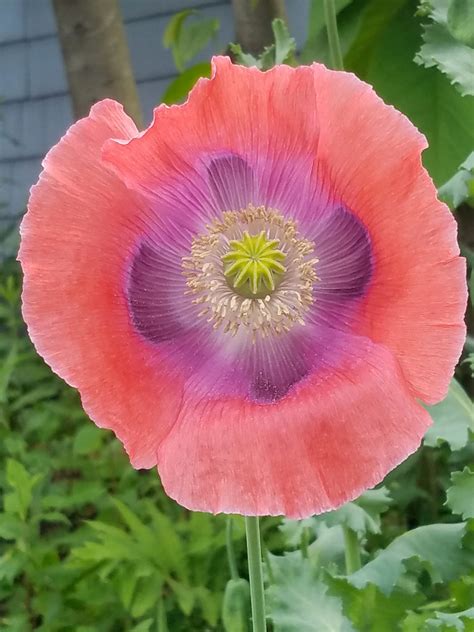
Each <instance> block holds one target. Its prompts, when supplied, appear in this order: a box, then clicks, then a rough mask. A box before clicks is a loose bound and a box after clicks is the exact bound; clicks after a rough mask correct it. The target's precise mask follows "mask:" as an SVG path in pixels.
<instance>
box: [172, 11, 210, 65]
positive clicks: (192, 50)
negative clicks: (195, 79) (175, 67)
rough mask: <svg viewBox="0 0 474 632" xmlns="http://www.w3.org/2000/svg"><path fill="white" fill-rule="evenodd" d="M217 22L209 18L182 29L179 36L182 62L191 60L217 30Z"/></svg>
mask: <svg viewBox="0 0 474 632" xmlns="http://www.w3.org/2000/svg"><path fill="white" fill-rule="evenodd" d="M219 26H220V24H219V20H218V19H216V18H209V19H206V20H199V21H197V22H193V23H191V24H189V25H186V26H185V27H183V29H182V32H181V35H180V55H181V58H182V59H183V60H184V62H185V63H186V62H188V61H189V60H190V59H193V57H195V56H196V55H197V54H198V53H199V52H200V51H201V50H202V49H203V48H204V47H205V46H206V45H207V44H208V42H209V41H210V39H211V38H212V37H213V36H214V35H215V34H216V33H217V31H218V30H219Z"/></svg>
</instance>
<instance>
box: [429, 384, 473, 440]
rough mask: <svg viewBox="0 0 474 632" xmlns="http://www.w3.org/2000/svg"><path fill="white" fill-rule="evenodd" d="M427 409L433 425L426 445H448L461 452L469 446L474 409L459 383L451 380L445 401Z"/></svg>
mask: <svg viewBox="0 0 474 632" xmlns="http://www.w3.org/2000/svg"><path fill="white" fill-rule="evenodd" d="M426 408H427V410H428V412H429V413H430V415H431V417H432V419H433V425H432V426H431V427H430V428H428V431H427V432H426V434H425V437H424V440H423V441H424V444H425V445H428V446H431V447H436V446H438V445H440V444H441V443H448V444H449V447H450V448H451V450H460V449H461V448H463V447H464V446H465V445H466V444H467V442H468V439H469V431H471V432H472V431H474V407H473V404H472V402H471V400H470V399H469V397H468V395H467V394H466V392H465V391H464V389H463V388H462V386H461V385H460V384H459V382H457V381H456V380H455V379H453V380H451V384H450V386H449V391H448V395H447V396H446V397H445V399H443V401H442V402H440V403H439V404H435V405H434V406H427V407H426Z"/></svg>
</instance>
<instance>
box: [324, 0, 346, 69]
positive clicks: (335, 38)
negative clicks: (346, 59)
mask: <svg viewBox="0 0 474 632" xmlns="http://www.w3.org/2000/svg"><path fill="white" fill-rule="evenodd" d="M324 13H325V16H326V30H327V34H328V42H329V52H330V53H331V64H332V67H333V68H334V70H344V64H343V61H342V52H341V43H340V41H339V33H338V31H337V19H336V6H335V3H334V0H324Z"/></svg>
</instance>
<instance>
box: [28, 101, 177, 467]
mask: <svg viewBox="0 0 474 632" xmlns="http://www.w3.org/2000/svg"><path fill="white" fill-rule="evenodd" d="M135 134H137V130H136V128H135V126H134V124H133V122H132V121H131V119H129V118H128V116H126V115H125V114H124V112H123V109H122V106H120V105H119V104H117V103H115V102H113V101H109V100H107V101H102V102H101V103H100V104H98V105H96V106H94V108H93V109H92V111H91V114H90V116H89V117H88V118H86V119H83V120H81V121H79V122H78V123H76V124H75V125H74V126H73V127H72V128H71V129H70V130H69V132H68V133H67V134H66V136H65V137H64V138H63V139H62V140H61V141H60V143H59V144H58V145H57V146H56V147H54V148H53V149H52V150H51V151H50V153H49V154H48V155H47V157H46V159H45V161H44V170H43V172H42V174H41V178H40V181H39V183H38V184H37V185H36V186H35V187H33V190H32V193H31V198H30V202H29V207H28V213H27V214H26V216H25V218H24V220H23V222H22V226H21V236H22V240H21V250H20V254H19V259H20V261H21V265H22V268H23V272H24V289H23V315H24V318H25V321H26V323H27V325H28V331H29V334H30V336H31V338H32V340H33V342H34V344H35V346H36V348H37V350H38V352H39V353H40V354H41V355H42V356H43V357H44V358H45V360H46V361H47V362H48V364H49V365H50V366H51V367H52V368H53V369H54V371H56V372H57V373H58V374H59V375H60V376H61V377H62V378H64V379H65V380H66V381H67V382H68V383H69V384H71V385H72V386H75V387H77V388H78V389H79V391H80V394H81V396H82V402H83V405H84V408H85V410H86V411H87V413H88V414H89V415H90V416H91V417H92V419H94V421H95V422H96V423H97V424H98V425H100V426H102V427H106V428H111V429H112V430H114V432H115V433H116V434H117V435H118V437H119V438H120V439H121V440H122V441H123V443H124V444H125V447H126V449H127V452H128V453H129V456H130V459H131V461H132V463H133V464H134V465H135V466H136V467H152V466H153V465H154V464H155V463H156V450H157V446H158V444H159V442H160V441H161V440H162V438H163V436H164V435H165V434H166V432H167V431H168V429H169V428H170V427H171V425H172V424H173V422H174V420H175V418H176V415H177V410H178V405H179V403H180V399H181V386H180V382H179V378H178V377H177V376H175V375H173V374H172V372H170V369H169V367H168V368H167V367H166V366H164V365H163V363H162V361H161V359H160V357H159V355H158V354H157V353H156V350H153V352H152V353H151V352H150V349H149V348H148V347H147V345H146V344H145V343H144V342H143V341H142V339H141V338H140V336H139V335H138V334H137V332H136V331H135V329H134V328H133V327H132V325H131V322H130V317H129V312H128V306H127V302H126V297H125V281H126V274H127V266H128V260H129V259H130V257H131V255H132V254H133V251H134V248H135V242H136V240H137V234H138V235H139V234H140V231H141V229H142V226H143V224H144V223H145V224H146V222H147V216H148V214H149V209H148V207H147V205H145V204H144V203H143V202H142V201H141V200H140V199H139V198H138V197H137V196H133V195H132V194H131V193H130V192H129V191H128V190H127V189H126V188H125V186H124V185H123V184H122V183H121V182H120V181H119V180H118V179H117V177H116V176H115V175H113V174H112V173H111V172H110V171H109V170H108V169H107V168H106V167H104V166H103V165H102V164H101V163H100V150H101V147H102V145H103V143H104V142H105V141H106V140H107V139H109V138H122V139H129V138H131V137H133V136H134V135H135Z"/></svg>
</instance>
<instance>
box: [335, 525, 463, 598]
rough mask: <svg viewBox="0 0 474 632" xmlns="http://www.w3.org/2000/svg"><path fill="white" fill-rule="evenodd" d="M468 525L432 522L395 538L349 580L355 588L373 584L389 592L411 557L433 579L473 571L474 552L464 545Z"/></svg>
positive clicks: (386, 592)
mask: <svg viewBox="0 0 474 632" xmlns="http://www.w3.org/2000/svg"><path fill="white" fill-rule="evenodd" d="M465 534H466V525H465V524H464V523H460V524H430V525H427V526H423V527H418V528H417V529H413V531H408V532H406V533H404V534H403V535H401V536H399V537H398V538H396V539H395V540H394V541H393V542H391V544H389V545H388V547H387V548H386V549H384V550H383V551H382V552H381V553H380V554H379V555H378V556H377V557H376V558H375V559H374V560H372V561H371V562H369V563H368V564H366V565H365V566H364V567H363V568H361V569H360V570H358V571H356V572H355V573H352V575H349V576H348V577H347V580H348V581H349V582H350V583H351V584H352V585H353V586H356V588H364V587H365V586H367V584H374V585H375V586H378V588H379V589H380V590H381V592H383V593H384V594H385V595H390V594H391V593H392V591H393V589H394V588H395V586H396V584H397V582H398V580H399V579H400V578H401V576H402V575H403V574H404V573H405V572H406V563H407V562H408V561H409V560H411V559H412V558H415V559H417V560H418V561H420V562H422V563H423V566H424V567H425V568H426V569H427V571H428V572H429V573H430V575H431V578H432V581H433V582H439V581H443V582H447V581H451V580H452V579H455V578H457V577H460V576H461V575H463V574H465V573H468V572H470V571H471V570H472V568H473V565H474V553H473V552H472V551H469V550H465V549H463V548H462V545H463V538H464V536H465Z"/></svg>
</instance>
